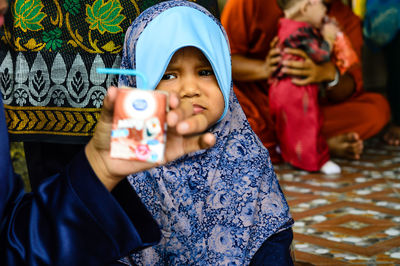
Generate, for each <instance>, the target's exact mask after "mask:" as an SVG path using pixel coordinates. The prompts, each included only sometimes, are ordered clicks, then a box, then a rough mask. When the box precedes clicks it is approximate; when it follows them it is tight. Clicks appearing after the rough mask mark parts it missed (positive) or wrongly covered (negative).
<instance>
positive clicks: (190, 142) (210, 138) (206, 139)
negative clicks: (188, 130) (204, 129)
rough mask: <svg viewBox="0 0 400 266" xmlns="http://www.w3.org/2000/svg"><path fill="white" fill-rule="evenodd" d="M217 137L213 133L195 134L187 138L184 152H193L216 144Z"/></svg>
mask: <svg viewBox="0 0 400 266" xmlns="http://www.w3.org/2000/svg"><path fill="white" fill-rule="evenodd" d="M215 142H216V138H215V136H214V135H213V134H211V133H206V134H202V135H199V136H193V137H190V138H187V139H185V142H184V152H185V153H191V152H195V151H198V150H203V149H208V148H210V147H212V146H214V144H215Z"/></svg>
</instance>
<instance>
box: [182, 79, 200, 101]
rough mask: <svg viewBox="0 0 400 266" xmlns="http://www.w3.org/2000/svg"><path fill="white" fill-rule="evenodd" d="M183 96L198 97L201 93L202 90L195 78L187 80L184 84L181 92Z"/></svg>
mask: <svg viewBox="0 0 400 266" xmlns="http://www.w3.org/2000/svg"><path fill="white" fill-rule="evenodd" d="M179 94H180V95H179V96H180V97H181V98H185V97H188V98H191V97H196V96H199V95H200V90H199V89H198V86H197V84H196V82H195V80H192V79H190V80H185V81H184V82H183V84H182V87H181V90H180V93H179Z"/></svg>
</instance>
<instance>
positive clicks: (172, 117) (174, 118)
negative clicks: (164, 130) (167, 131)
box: [169, 113, 178, 126]
mask: <svg viewBox="0 0 400 266" xmlns="http://www.w3.org/2000/svg"><path fill="white" fill-rule="evenodd" d="M169 122H170V124H171V125H172V126H173V125H176V123H177V122H178V115H177V114H175V113H170V114H169Z"/></svg>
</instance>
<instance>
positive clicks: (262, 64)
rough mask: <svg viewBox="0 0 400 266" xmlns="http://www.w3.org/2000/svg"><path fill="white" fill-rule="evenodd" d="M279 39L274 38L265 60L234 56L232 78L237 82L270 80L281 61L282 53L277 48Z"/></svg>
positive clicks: (239, 55)
mask: <svg viewBox="0 0 400 266" xmlns="http://www.w3.org/2000/svg"><path fill="white" fill-rule="evenodd" d="M277 41H278V38H276V37H275V38H274V39H273V40H272V42H271V44H270V46H271V48H270V50H269V53H268V55H267V57H266V58H265V60H259V59H253V58H249V57H246V56H245V55H241V54H233V55H232V76H233V79H234V80H237V81H253V80H263V79H268V78H269V77H270V76H271V74H272V73H273V72H274V71H275V70H276V68H277V65H278V63H279V61H280V60H281V55H280V51H279V49H278V48H276V47H275V46H276V43H277Z"/></svg>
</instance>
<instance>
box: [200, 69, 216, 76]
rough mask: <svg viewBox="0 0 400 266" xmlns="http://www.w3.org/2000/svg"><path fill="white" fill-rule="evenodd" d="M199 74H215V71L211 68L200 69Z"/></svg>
mask: <svg viewBox="0 0 400 266" xmlns="http://www.w3.org/2000/svg"><path fill="white" fill-rule="evenodd" d="M199 75H200V76H212V75H214V71H212V70H211V69H203V70H200V71H199Z"/></svg>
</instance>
